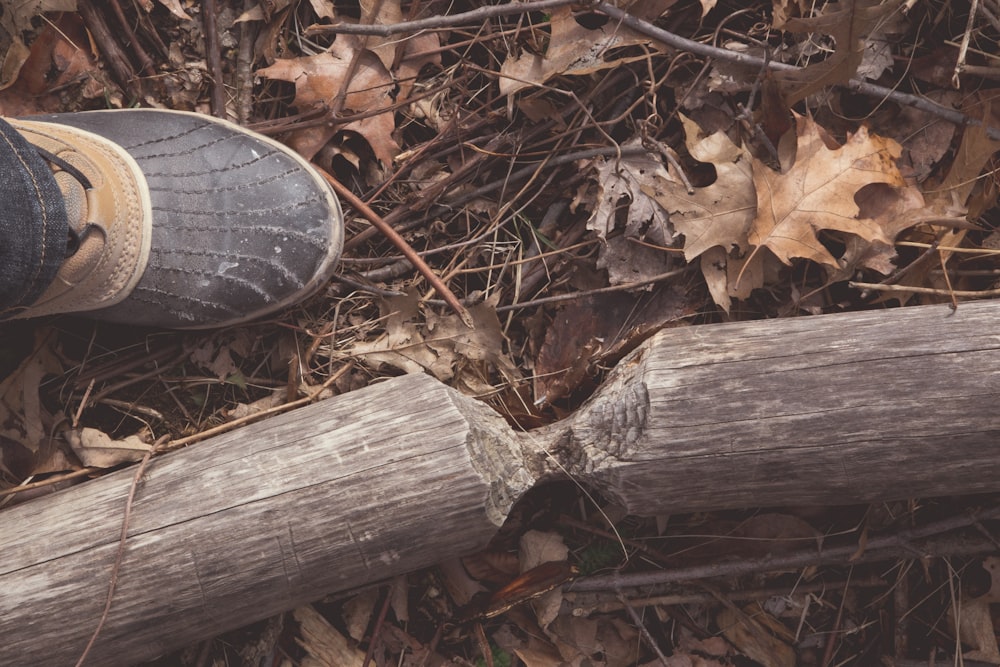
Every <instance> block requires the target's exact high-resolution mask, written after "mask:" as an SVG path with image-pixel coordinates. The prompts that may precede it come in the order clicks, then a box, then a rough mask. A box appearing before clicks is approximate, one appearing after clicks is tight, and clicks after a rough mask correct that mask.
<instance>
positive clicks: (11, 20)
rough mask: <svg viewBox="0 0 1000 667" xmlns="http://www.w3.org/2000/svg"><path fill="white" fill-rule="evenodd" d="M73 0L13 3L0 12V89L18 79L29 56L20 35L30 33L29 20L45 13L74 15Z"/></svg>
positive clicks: (31, 0)
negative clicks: (69, 13)
mask: <svg viewBox="0 0 1000 667" xmlns="http://www.w3.org/2000/svg"><path fill="white" fill-rule="evenodd" d="M75 11H76V0H16V1H15V2H5V3H4V6H3V12H2V13H0V90H3V89H4V88H6V87H7V86H9V85H11V84H13V83H14V81H15V80H17V75H18V72H20V71H21V66H22V65H24V62H25V60H27V59H28V54H29V53H30V52H29V50H28V47H27V46H26V45H25V44H24V41H23V40H22V36H23V35H24V34H25V33H27V32H31V31H32V27H31V19H33V18H34V17H36V16H40V15H41V14H45V13H46V12H75Z"/></svg>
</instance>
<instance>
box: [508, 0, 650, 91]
mask: <svg viewBox="0 0 1000 667" xmlns="http://www.w3.org/2000/svg"><path fill="white" fill-rule="evenodd" d="M549 25H550V27H551V30H552V35H551V37H549V46H548V48H547V49H546V51H545V55H538V54H534V53H523V54H521V56H519V57H517V58H515V57H513V56H508V57H507V60H505V61H504V63H503V65H501V66H500V94H501V95H512V94H514V93H516V92H517V91H519V90H521V89H522V88H526V87H528V86H531V85H536V86H537V85H542V84H543V83H545V82H546V81H548V80H549V79H551V78H552V77H554V76H559V75H567V74H574V75H583V74H590V73H591V72H595V71H598V70H601V69H606V68H608V67H614V66H616V65H619V64H622V63H624V62H628V60H617V61H611V62H608V61H605V60H604V55H605V53H606V52H607V51H608V50H609V49H613V48H617V47H622V46H629V45H633V44H645V43H648V42H649V38H648V37H643V36H642V35H639V34H638V33H636V32H634V31H632V30H630V29H629V28H626V27H624V26H622V25H621V24H620V23H618V22H617V21H609V22H608V23H606V24H605V25H604V26H603V27H601V28H598V29H596V30H589V29H587V28H585V27H583V26H582V25H580V24H579V23H577V21H576V19H575V18H574V16H573V11H572V9H571V8H570V7H569V5H565V6H560V7H557V8H555V9H553V10H552V14H551V18H550V21H549ZM646 57H647V56H640V57H639V58H636V59H643V60H644V59H645V58H646Z"/></svg>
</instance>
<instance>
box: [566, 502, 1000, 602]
mask: <svg viewBox="0 0 1000 667" xmlns="http://www.w3.org/2000/svg"><path fill="white" fill-rule="evenodd" d="M997 518H1000V506H997V507H991V508H989V509H987V510H984V511H982V512H980V513H978V514H975V515H973V514H969V515H965V514H962V515H958V516H953V517H948V518H946V519H941V520H939V521H932V522H930V523H928V524H925V525H923V526H918V527H916V528H906V529H903V530H899V531H897V532H895V533H892V534H888V535H879V536H876V537H873V538H871V539H870V540H869V541H868V545H867V546H868V549H867V550H866V551H865V553H864V555H863V556H861V558H859V559H858V560H856V561H854V562H855V563H858V562H874V561H878V560H885V559H888V558H899V553H898V551H899V550H905V551H907V552H909V553H910V554H911V557H913V556H917V555H921V554H928V555H933V553H934V552H935V551H937V552H938V553H941V552H942V550H944V549H945V548H948V549H949V550H948V553H950V554H955V553H957V552H958V551H962V552H967V551H971V552H972V553H977V552H978V550H979V549H980V548H988V549H989V550H993V549H995V547H994V546H993V545H992V543H991V542H990V541H989V540H985V539H982V540H978V541H976V540H971V539H969V540H963V541H962V542H961V543H959V541H958V540H956V539H952V538H949V541H948V542H947V543H945V544H941V543H940V542H935V541H929V540H928V538H931V537H933V536H938V535H941V534H943V533H947V532H950V531H953V530H958V529H959V528H967V527H969V526H972V525H975V522H976V521H982V520H992V519H997ZM917 540H928V541H925V542H921V543H920V544H919V545H915V542H916V541H917ZM960 547H961V548H960ZM890 550H894V551H895V553H887V552H888V551H890ZM856 552H857V545H856V544H847V545H844V546H838V547H830V548H823V549H822V550H817V549H815V548H810V549H808V550H803V551H797V552H791V553H788V554H783V555H776V556H766V557H763V558H748V559H740V560H720V561H716V562H711V563H704V564H701V563H699V564H698V565H692V566H689V567H679V568H674V569H670V570H663V571H657V572H638V573H634V574H620V573H615V574H611V575H603V576H597V577H587V578H581V579H577V580H576V581H574V582H573V583H572V584H570V585H569V587H568V588H567V590H570V591H574V592H579V591H602V590H610V591H616V590H618V589H619V588H624V587H633V586H650V585H655V584H671V583H677V582H682V581H694V580H697V579H706V578H709V577H719V576H738V575H742V574H749V573H753V572H771V571H774V570H779V569H786V568H798V567H804V566H806V565H817V564H824V563H840V562H846V561H847V559H849V558H850V557H851V556H853V555H855V554H856Z"/></svg>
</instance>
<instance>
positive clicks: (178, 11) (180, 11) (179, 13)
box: [160, 0, 191, 21]
mask: <svg viewBox="0 0 1000 667" xmlns="http://www.w3.org/2000/svg"><path fill="white" fill-rule="evenodd" d="M160 4H161V5H163V6H164V7H166V8H167V9H168V10H169V11H170V13H171V14H173V15H174V16H176V17H177V18H179V19H180V20H181V21H190V20H191V17H190V16H189V15H188V13H187V12H185V11H184V7H182V6H181V3H180V0H160Z"/></svg>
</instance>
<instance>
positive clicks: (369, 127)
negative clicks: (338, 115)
mask: <svg viewBox="0 0 1000 667" xmlns="http://www.w3.org/2000/svg"><path fill="white" fill-rule="evenodd" d="M345 37H346V38H347V39H344V38H345ZM359 51H360V53H359ZM355 57H358V58H359V64H358V67H357V70H356V71H355V72H354V74H353V76H352V77H351V80H350V82H349V83H347V82H346V77H347V75H348V74H349V73H350V64H351V61H352V60H353V59H354V58H355ZM257 74H259V75H260V76H263V77H267V78H269V79H279V80H281V81H290V82H292V83H294V84H295V106H296V107H298V109H299V111H308V110H311V109H317V108H323V107H325V106H328V105H330V104H331V103H332V101H333V100H334V99H335V98H336V97H337V95H338V94H340V91H341V88H342V87H343V86H344V85H345V83H347V85H348V88H347V91H348V92H347V97H346V100H345V102H344V112H345V113H350V112H362V111H372V110H377V109H379V108H385V109H389V108H390V106H391V105H392V103H393V100H392V91H393V89H394V88H395V83H394V82H393V80H392V75H391V74H390V73H389V71H388V70H387V69H386V68H385V65H383V64H382V61H381V60H379V58H378V57H377V56H376V55H375V54H374V53H372V52H371V51H368V50H367V49H363V48H362V47H361V46H360V44H359V43H358V41H357V40H356V39H354V38H352V37H351V36H349V35H341V36H340V37H338V38H337V39H336V40H335V41H334V42H333V45H332V46H330V48H329V50H327V51H324V52H323V53H318V54H316V55H314V56H302V57H299V58H288V59H281V58H279V59H278V60H277V61H275V63H274V64H273V65H271V66H269V67H265V68H263V69H259V70H257ZM340 129H343V130H349V131H353V132H357V133H358V134H360V135H361V136H362V137H363V138H364V139H365V141H367V142H368V144H369V145H370V146H371V147H372V151H373V152H374V153H375V157H376V158H378V159H379V160H380V161H381V162H382V163H383V164H384V165H386V166H388V165H390V164H392V160H393V158H395V157H396V155H398V154H399V150H400V148H399V144H398V143H397V142H396V140H395V139H394V138H393V136H392V133H393V132H394V131H395V129H396V122H395V119H394V116H393V113H392V112H391V111H386V112H385V113H378V114H375V115H373V116H369V117H367V118H363V119H361V120H355V121H352V122H350V123H348V124H346V125H344V126H342V127H337V126H333V125H330V124H323V125H321V126H319V127H312V128H305V129H299V130H294V131H293V132H292V134H291V136H290V137H289V140H288V143H289V144H290V145H291V146H292V147H293V148H294V149H295V150H297V151H298V152H299V153H301V154H302V155H304V156H305V157H306V158H309V159H311V158H312V157H313V155H315V154H316V153H317V152H318V151H319V149H320V148H322V147H323V145H324V144H326V142H327V141H329V140H330V138H331V137H333V135H334V134H335V133H336V132H337V131H339V130H340Z"/></svg>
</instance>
